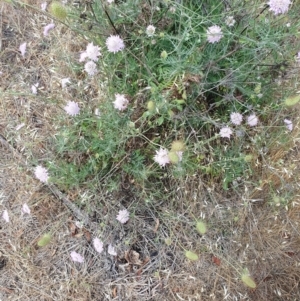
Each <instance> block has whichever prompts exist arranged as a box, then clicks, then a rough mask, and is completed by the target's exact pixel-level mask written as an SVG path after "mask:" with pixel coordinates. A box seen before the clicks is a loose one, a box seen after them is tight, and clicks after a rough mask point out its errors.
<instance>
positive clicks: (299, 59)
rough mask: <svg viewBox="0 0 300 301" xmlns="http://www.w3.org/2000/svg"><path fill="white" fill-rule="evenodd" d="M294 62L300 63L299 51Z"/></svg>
mask: <svg viewBox="0 0 300 301" xmlns="http://www.w3.org/2000/svg"><path fill="white" fill-rule="evenodd" d="M296 61H297V63H300V51H299V52H298V53H297V56H296Z"/></svg>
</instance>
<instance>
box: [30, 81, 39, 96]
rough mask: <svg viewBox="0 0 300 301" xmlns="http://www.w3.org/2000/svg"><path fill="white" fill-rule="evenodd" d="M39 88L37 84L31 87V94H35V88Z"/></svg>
mask: <svg viewBox="0 0 300 301" xmlns="http://www.w3.org/2000/svg"><path fill="white" fill-rule="evenodd" d="M38 87H39V83H36V84H34V85H32V86H31V92H32V93H33V94H37V88H38Z"/></svg>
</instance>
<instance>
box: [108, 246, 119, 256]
mask: <svg viewBox="0 0 300 301" xmlns="http://www.w3.org/2000/svg"><path fill="white" fill-rule="evenodd" d="M107 252H108V254H110V255H112V256H117V252H116V250H115V248H114V247H113V246H112V245H111V244H109V245H108V250H107Z"/></svg>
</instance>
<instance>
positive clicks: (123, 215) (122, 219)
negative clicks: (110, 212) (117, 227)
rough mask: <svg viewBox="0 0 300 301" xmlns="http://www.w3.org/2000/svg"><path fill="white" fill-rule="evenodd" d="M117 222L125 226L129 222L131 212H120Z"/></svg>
mask: <svg viewBox="0 0 300 301" xmlns="http://www.w3.org/2000/svg"><path fill="white" fill-rule="evenodd" d="M117 220H118V221H119V222H120V223H122V224H125V223H126V222H127V221H128V220H129V212H128V210H127V209H124V210H120V211H119V214H118V215H117Z"/></svg>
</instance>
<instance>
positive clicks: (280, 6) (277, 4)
mask: <svg viewBox="0 0 300 301" xmlns="http://www.w3.org/2000/svg"><path fill="white" fill-rule="evenodd" d="M267 4H268V5H269V6H270V9H269V10H270V11H272V12H273V13H274V15H275V16H276V15H279V14H284V13H286V12H287V11H288V10H289V6H290V4H291V1H290V0H270V1H269V2H268V3H267Z"/></svg>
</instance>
